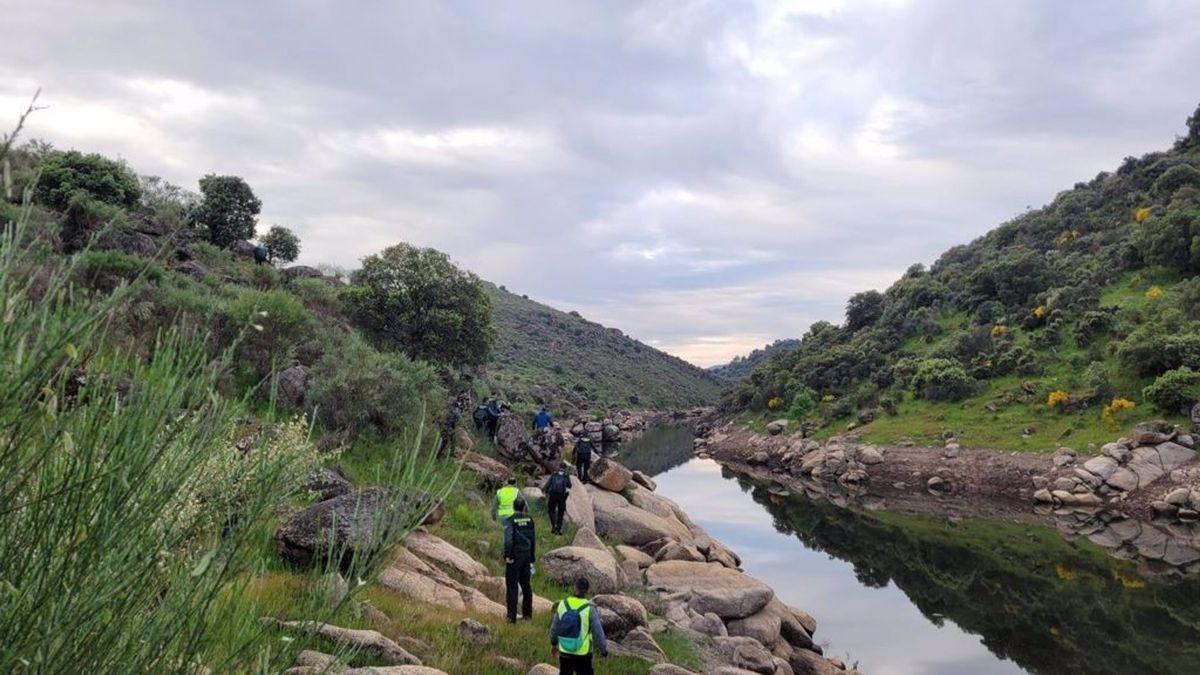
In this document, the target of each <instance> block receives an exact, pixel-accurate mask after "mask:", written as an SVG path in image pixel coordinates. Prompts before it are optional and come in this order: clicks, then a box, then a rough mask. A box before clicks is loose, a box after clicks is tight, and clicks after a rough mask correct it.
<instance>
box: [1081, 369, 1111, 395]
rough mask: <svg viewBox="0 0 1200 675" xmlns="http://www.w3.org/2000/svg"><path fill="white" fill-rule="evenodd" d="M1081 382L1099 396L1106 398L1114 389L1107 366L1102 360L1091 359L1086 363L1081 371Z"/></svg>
mask: <svg viewBox="0 0 1200 675" xmlns="http://www.w3.org/2000/svg"><path fill="white" fill-rule="evenodd" d="M1083 384H1084V386H1086V387H1087V388H1089V389H1091V390H1092V391H1094V392H1095V393H1096V396H1098V397H1100V398H1108V397H1109V396H1112V395H1113V393H1114V391H1115V388H1114V387H1113V383H1112V377H1111V376H1110V375H1109V372H1108V366H1106V365H1104V362H1103V361H1093V362H1092V363H1091V364H1089V365H1088V367H1087V369H1086V370H1084V371H1083Z"/></svg>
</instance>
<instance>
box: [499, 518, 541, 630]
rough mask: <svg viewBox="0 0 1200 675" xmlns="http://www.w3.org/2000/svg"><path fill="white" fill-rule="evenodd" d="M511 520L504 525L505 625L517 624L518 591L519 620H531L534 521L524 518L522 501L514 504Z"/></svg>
mask: <svg viewBox="0 0 1200 675" xmlns="http://www.w3.org/2000/svg"><path fill="white" fill-rule="evenodd" d="M513 511H514V513H513V517H512V518H509V519H508V520H507V521H505V522H504V605H505V610H506V612H507V617H508V622H509V623H516V622H517V590H518V589H520V592H521V618H522V619H532V618H533V588H532V587H531V586H530V583H529V578H530V577H531V576H532V575H533V559H534V558H535V557H536V556H537V536H536V534H535V532H534V528H533V518H530V517H529V516H527V515H525V498H524V497H517V500H516V501H515V502H513Z"/></svg>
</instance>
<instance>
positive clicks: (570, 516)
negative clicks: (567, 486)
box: [566, 476, 596, 531]
mask: <svg viewBox="0 0 1200 675" xmlns="http://www.w3.org/2000/svg"><path fill="white" fill-rule="evenodd" d="M566 517H567V520H569V521H570V522H572V523H575V524H576V525H578V526H579V528H580V529H583V530H593V531H594V530H595V529H596V512H595V510H594V508H593V506H592V494H591V493H590V492H588V490H587V489H586V488H585V487H584V485H583V483H582V482H581V481H580V480H579V479H578V478H576V477H575V476H571V494H570V496H568V497H567V510H566Z"/></svg>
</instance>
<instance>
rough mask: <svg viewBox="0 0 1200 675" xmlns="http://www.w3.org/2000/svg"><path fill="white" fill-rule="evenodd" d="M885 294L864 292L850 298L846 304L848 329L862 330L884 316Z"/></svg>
mask: <svg viewBox="0 0 1200 675" xmlns="http://www.w3.org/2000/svg"><path fill="white" fill-rule="evenodd" d="M883 303H884V299H883V294H882V293H880V292H879V291H863V292H862V293H856V294H854V295H852V296H850V300H849V302H847V303H846V328H848V329H849V330H851V331H856V330H860V329H862V328H866V327H867V326H869V325H871V324H873V323H875V322H876V321H877V320H878V319H879V317H880V316H882V315H883Z"/></svg>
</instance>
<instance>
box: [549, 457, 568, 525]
mask: <svg viewBox="0 0 1200 675" xmlns="http://www.w3.org/2000/svg"><path fill="white" fill-rule="evenodd" d="M542 492H544V493H546V508H547V509H549V511H550V531H551V532H552V533H554V534H562V533H563V531H562V527H563V515H565V514H566V512H567V498H568V497H570V496H571V477H570V476H569V475H567V470H566V469H564V468H562V467H561V466H560V467H559V468H558V469H557V470H556V471H555V472H554V473H552V474H550V477H549V478H547V479H546V482H545V484H543V485H542Z"/></svg>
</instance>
